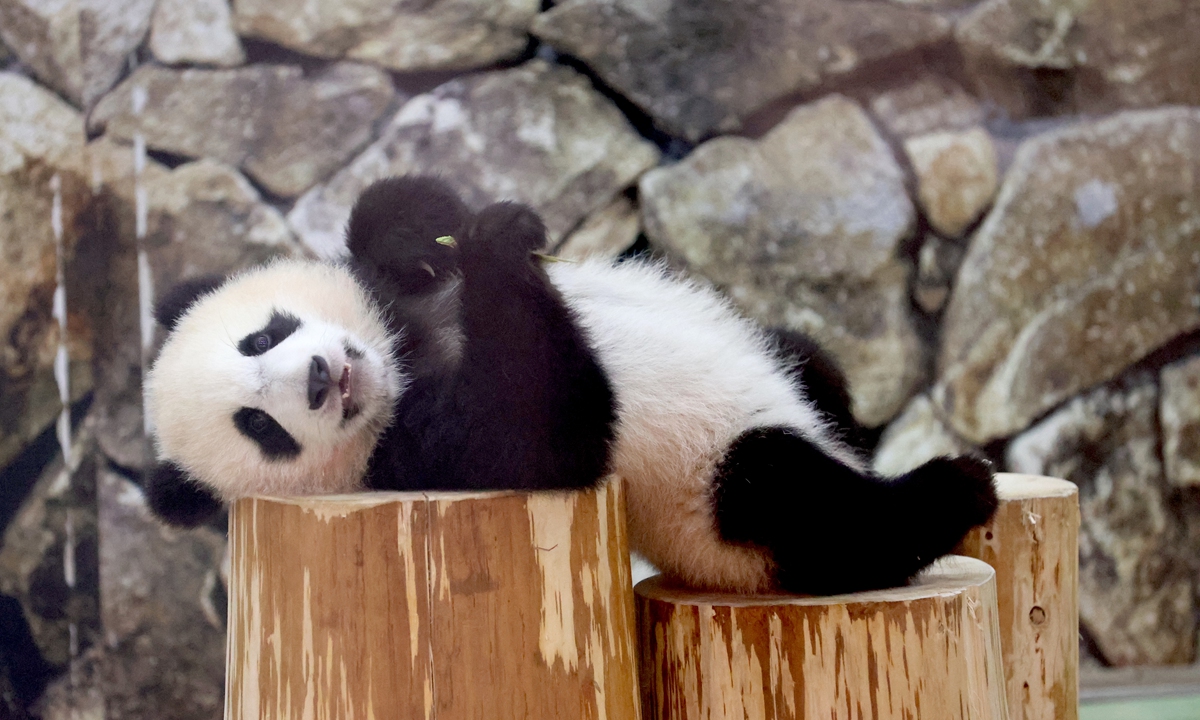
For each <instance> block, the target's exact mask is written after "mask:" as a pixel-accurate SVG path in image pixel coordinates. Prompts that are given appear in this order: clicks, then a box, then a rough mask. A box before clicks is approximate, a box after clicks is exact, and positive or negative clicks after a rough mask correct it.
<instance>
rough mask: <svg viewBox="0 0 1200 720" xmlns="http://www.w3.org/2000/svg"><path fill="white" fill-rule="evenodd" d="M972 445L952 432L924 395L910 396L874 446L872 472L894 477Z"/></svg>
mask: <svg viewBox="0 0 1200 720" xmlns="http://www.w3.org/2000/svg"><path fill="white" fill-rule="evenodd" d="M972 449H973V448H972V447H971V445H970V444H969V443H967V442H966V441H964V440H963V439H962V438H960V437H958V436H957V435H955V434H954V432H953V431H952V430H950V428H949V427H948V426H947V425H946V423H945V421H943V420H942V418H940V417H938V414H937V408H936V407H935V406H934V404H933V403H932V402H930V400H929V396H927V395H918V396H917V397H915V398H913V399H912V402H910V403H909V404H908V407H906V408H904V412H902V413H900V416H899V417H897V418H896V419H895V420H893V421H892V422H891V424H890V425H888V427H887V430H884V431H883V437H881V438H880V439H879V445H878V446H877V447H876V448H875V457H874V459H873V460H872V463H871V466H872V468H874V470H875V472H877V473H879V474H881V475H885V476H889V477H895V476H898V475H903V474H904V473H906V472H908V471H910V470H913V469H916V468H917V467H920V466H921V465H923V464H925V463H926V462H928V461H930V460H932V459H934V458H937V457H944V456H953V455H962V454H964V453H968V452H970V451H971V450H972Z"/></svg>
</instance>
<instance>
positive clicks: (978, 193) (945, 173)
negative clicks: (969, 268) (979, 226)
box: [904, 127, 998, 237]
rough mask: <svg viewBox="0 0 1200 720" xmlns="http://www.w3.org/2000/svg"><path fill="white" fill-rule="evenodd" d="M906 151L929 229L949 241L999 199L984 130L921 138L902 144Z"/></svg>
mask: <svg viewBox="0 0 1200 720" xmlns="http://www.w3.org/2000/svg"><path fill="white" fill-rule="evenodd" d="M904 152H905V154H907V155H908V160H909V162H910V163H912V168H913V172H914V173H916V176H917V198H918V199H919V200H920V202H921V209H922V210H923V211H924V212H925V217H926V218H928V219H929V224H930V225H932V226H933V229H934V230H937V231H938V232H940V233H942V234H943V235H946V236H948V237H960V236H962V235H963V233H964V232H966V230H967V228H968V227H970V226H971V224H972V223H974V222H975V221H976V220H978V219H979V216H980V215H982V214H983V211H984V210H985V209H987V206H988V205H989V204H990V203H991V202H992V197H993V196H995V194H996V186H997V184H998V181H997V178H996V173H997V170H996V147H995V145H993V144H992V136H991V135H989V134H988V132H987V130H984V129H983V128H981V127H975V128H971V129H970V130H967V131H964V132H936V133H930V134H928V135H917V136H915V137H910V138H908V139H907V140H905V141H904Z"/></svg>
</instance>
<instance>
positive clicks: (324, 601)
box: [226, 479, 639, 720]
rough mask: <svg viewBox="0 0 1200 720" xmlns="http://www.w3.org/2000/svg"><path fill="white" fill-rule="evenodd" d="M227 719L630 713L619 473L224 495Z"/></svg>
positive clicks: (633, 699)
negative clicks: (557, 481)
mask: <svg viewBox="0 0 1200 720" xmlns="http://www.w3.org/2000/svg"><path fill="white" fill-rule="evenodd" d="M230 537H231V552H232V564H231V573H230V641H229V657H228V677H227V693H226V718H227V719H229V720H259V719H260V718H263V719H266V718H281V719H284V718H288V719H290V718H297V719H299V718H304V719H306V720H307V719H310V718H311V719H313V720H321V719H323V718H329V719H333V718H338V719H346V720H350V719H352V718H380V719H383V718H442V719H452V718H589V719H595V720H604V719H606V718H613V719H620V720H626V719H633V718H637V717H639V707H638V693H637V684H636V677H635V648H634V646H633V631H634V630H633V623H634V616H633V605H632V601H631V592H630V576H629V562H628V541H627V538H626V533H625V510H624V500H623V493H622V484H621V482H620V481H619V480H616V479H613V480H610V481H609V482H607V483H605V484H603V485H601V486H600V487H598V488H596V489H595V490H588V491H581V492H554V493H517V492H496V493H470V494H466V493H463V494H455V493H373V494H365V495H360V496H343V497H326V498H295V499H265V498H253V499H247V500H242V501H239V502H238V503H236V504H235V506H234V507H233V509H232V511H231V515H230Z"/></svg>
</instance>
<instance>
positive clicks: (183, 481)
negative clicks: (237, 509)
mask: <svg viewBox="0 0 1200 720" xmlns="http://www.w3.org/2000/svg"><path fill="white" fill-rule="evenodd" d="M143 490H144V491H145V493H146V503H147V504H148V505H149V506H150V509H151V510H153V511H154V514H155V515H157V516H158V517H159V518H161V519H162V520H163V521H164V522H166V523H169V524H171V525H175V526H178V527H196V526H197V525H200V524H202V523H204V522H205V521H207V520H209V519H210V518H212V517H214V516H216V514H217V513H219V512H221V510H222V508H223V507H224V505H223V504H222V503H221V501H220V500H219V499H218V498H217V496H216V495H213V494H212V493H211V492H210V491H209V490H208V489H206V488H205V487H204V486H203V485H201V484H200V483H198V482H196V481H195V480H193V479H192V478H191V476H189V475H188V474H187V473H186V472H185V471H184V470H183V468H181V467H179V466H178V465H176V464H175V463H173V462H162V463H158V464H157V465H155V466H154V467H152V468H150V469H149V470H148V471H147V473H146V475H145V477H144V478H143Z"/></svg>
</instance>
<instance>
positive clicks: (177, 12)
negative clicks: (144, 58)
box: [150, 0, 246, 66]
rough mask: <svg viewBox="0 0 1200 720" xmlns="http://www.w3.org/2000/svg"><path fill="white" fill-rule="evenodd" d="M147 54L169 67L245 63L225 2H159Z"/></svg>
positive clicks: (151, 22)
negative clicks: (190, 64)
mask: <svg viewBox="0 0 1200 720" xmlns="http://www.w3.org/2000/svg"><path fill="white" fill-rule="evenodd" d="M150 52H152V53H154V57H156V58H158V59H159V60H161V61H163V62H165V63H168V64H178V63H195V64H198V65H219V66H231V65H241V64H242V63H243V62H244V61H245V60H246V53H245V51H244V50H242V43H241V41H239V40H238V37H237V35H236V34H234V32H233V17H232V14H231V13H230V11H229V3H228V2H227V0H158V5H156V6H155V8H154V16H153V17H152V18H151V21H150Z"/></svg>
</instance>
